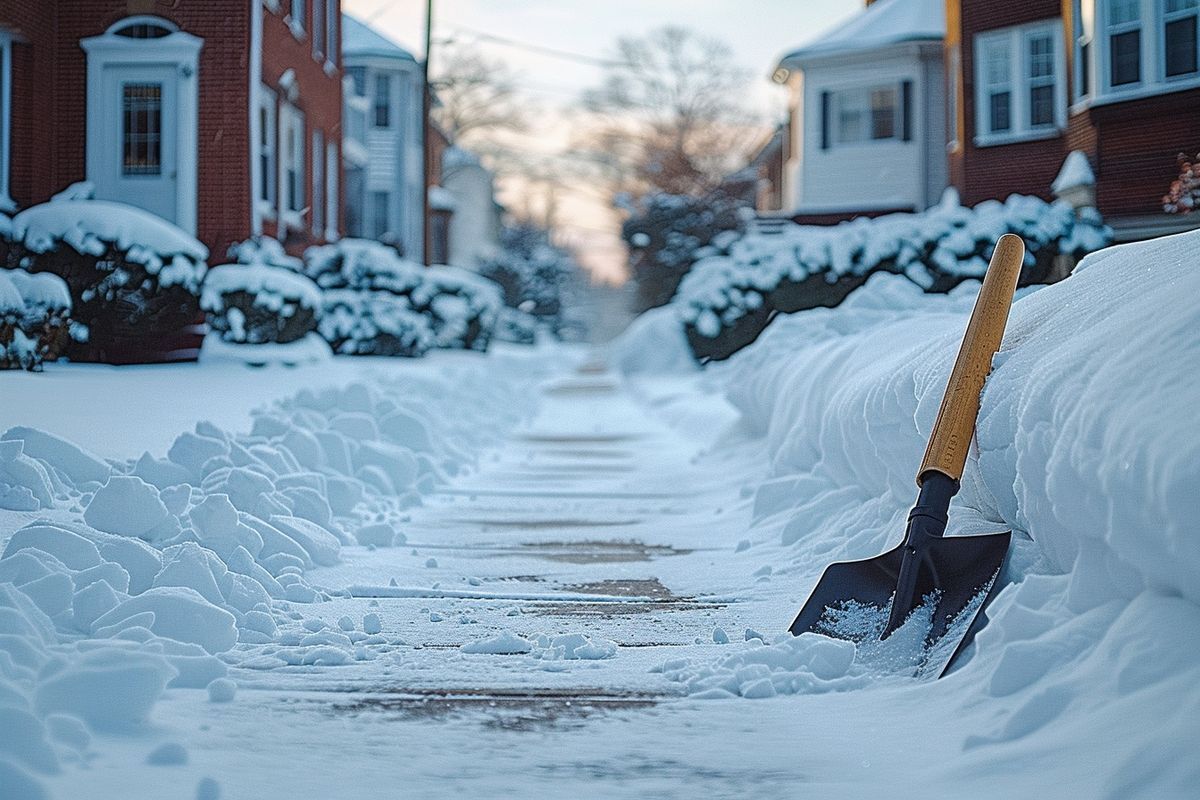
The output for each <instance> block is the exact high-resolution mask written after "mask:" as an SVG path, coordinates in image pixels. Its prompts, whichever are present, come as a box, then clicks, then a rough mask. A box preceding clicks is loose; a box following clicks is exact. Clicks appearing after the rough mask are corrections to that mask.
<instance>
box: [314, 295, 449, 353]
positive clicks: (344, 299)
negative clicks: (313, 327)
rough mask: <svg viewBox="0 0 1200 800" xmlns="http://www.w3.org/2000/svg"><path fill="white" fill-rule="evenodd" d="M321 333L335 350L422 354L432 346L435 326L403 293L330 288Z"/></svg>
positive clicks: (325, 299) (336, 351)
mask: <svg viewBox="0 0 1200 800" xmlns="http://www.w3.org/2000/svg"><path fill="white" fill-rule="evenodd" d="M322 302H323V310H322V312H321V322H320V328H319V330H320V333H321V336H322V337H323V338H324V339H325V341H327V342H329V345H330V347H332V348H333V351H334V352H335V353H341V354H346V355H373V356H420V355H424V354H425V352H426V351H427V350H429V348H430V347H432V346H433V326H432V324H431V323H430V319H429V317H428V316H427V315H425V314H420V313H418V312H417V311H415V310H413V307H412V303H411V301H410V300H409V299H408V298H407V297H405V296H403V295H395V294H392V293H391V292H384V291H366V290H355V289H327V290H325V292H324V294H323V298H322Z"/></svg>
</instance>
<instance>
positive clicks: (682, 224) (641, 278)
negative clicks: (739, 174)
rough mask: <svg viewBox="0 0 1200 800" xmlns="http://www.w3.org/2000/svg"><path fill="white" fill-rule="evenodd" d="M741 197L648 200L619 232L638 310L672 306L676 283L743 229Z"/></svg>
mask: <svg viewBox="0 0 1200 800" xmlns="http://www.w3.org/2000/svg"><path fill="white" fill-rule="evenodd" d="M745 207H746V202H745V200H743V199H742V198H741V197H738V196H735V195H730V194H726V193H725V192H720V191H718V192H714V193H712V194H710V195H708V196H706V197H686V196H684V195H673V194H651V195H648V196H647V197H645V198H643V199H642V200H641V201H640V202H639V204H638V206H637V208H636V209H634V211H633V213H632V214H631V215H630V217H629V219H627V220H626V221H625V224H624V225H623V226H622V228H621V236H622V238H624V239H625V242H626V244H627V245H628V246H629V252H630V264H631V266H632V269H633V279H634V281H635V282H636V283H637V288H638V310H639V311H641V310H645V309H647V308H655V307H657V306H661V305H663V304H664V303H667V302H668V301H670V299H671V297H672V295H674V294H675V290H676V288H677V287H678V286H679V282H680V281H681V280H682V279H683V276H684V275H686V274H687V273H688V270H690V269H691V268H692V265H693V264H694V263H696V261H697V260H698V259H700V258H702V257H704V255H706V249H707V248H709V247H710V246H711V247H714V248H715V249H720V248H721V247H723V246H724V245H727V244H728V242H729V241H730V240H731V239H732V238H734V237H736V236H737V234H738V232H739V231H740V230H741V229H742V228H743V218H742V209H743V208H745Z"/></svg>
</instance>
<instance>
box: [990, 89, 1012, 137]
mask: <svg viewBox="0 0 1200 800" xmlns="http://www.w3.org/2000/svg"><path fill="white" fill-rule="evenodd" d="M1011 96H1012V95H1011V93H1010V92H992V93H991V95H989V103H990V104H991V117H990V122H991V125H990V127H989V131H990V132H991V133H1001V132H1003V131H1007V130H1011V129H1012V117H1011V115H1010V111H1009V108H1010V105H1011V104H1010V103H1009V99H1010V98H1011Z"/></svg>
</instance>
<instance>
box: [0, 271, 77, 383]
mask: <svg viewBox="0 0 1200 800" xmlns="http://www.w3.org/2000/svg"><path fill="white" fill-rule="evenodd" d="M0 279H7V280H8V281H9V283H10V284H11V285H12V287H13V288H14V289H15V290H16V291H17V293H18V294H19V295H20V299H21V302H22V305H23V310H22V312H21V314H20V319H19V321H18V323H17V326H18V329H19V330H20V332H21V334H23V336H24V340H25V342H24V347H23V348H21V349H22V350H23V351H24V352H23V353H21V354H17V353H16V352H14V353H12V354H10V355H11V356H12V358H10V359H9V361H10V364H9V366H10V367H17V366H19V367H23V368H25V369H37V368H38V367H39V366H40V365H41V364H42V362H44V361H54V360H56V359H57V358H58V357H59V356H60V355H61V354H62V353H63V351H64V350H65V349H66V347H67V344H68V342H69V341H70V339H71V330H72V326H71V294H70V291H69V290H68V289H67V284H66V283H65V282H64V281H63V279H62V278H60V277H58V276H57V275H52V274H50V273H47V272H43V273H39V274H37V275H32V274H30V273H28V272H26V271H24V270H20V269H13V270H0Z"/></svg>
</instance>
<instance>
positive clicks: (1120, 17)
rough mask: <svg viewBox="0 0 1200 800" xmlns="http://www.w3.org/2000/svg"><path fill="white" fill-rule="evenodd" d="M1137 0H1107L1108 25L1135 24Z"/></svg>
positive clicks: (1137, 15)
mask: <svg viewBox="0 0 1200 800" xmlns="http://www.w3.org/2000/svg"><path fill="white" fill-rule="evenodd" d="M1139 5H1141V3H1140V2H1139V0H1108V24H1109V25H1121V24H1124V23H1126V22H1137V20H1138V17H1139V16H1140V14H1139V8H1138V6H1139Z"/></svg>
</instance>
